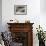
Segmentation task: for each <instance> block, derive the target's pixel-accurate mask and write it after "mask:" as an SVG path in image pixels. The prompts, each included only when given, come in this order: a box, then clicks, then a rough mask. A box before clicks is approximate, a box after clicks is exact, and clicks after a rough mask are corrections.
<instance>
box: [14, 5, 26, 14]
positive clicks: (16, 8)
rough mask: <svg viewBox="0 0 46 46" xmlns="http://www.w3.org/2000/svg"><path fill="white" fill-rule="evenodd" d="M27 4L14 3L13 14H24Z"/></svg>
mask: <svg viewBox="0 0 46 46" xmlns="http://www.w3.org/2000/svg"><path fill="white" fill-rule="evenodd" d="M26 14H27V5H14V15H26Z"/></svg>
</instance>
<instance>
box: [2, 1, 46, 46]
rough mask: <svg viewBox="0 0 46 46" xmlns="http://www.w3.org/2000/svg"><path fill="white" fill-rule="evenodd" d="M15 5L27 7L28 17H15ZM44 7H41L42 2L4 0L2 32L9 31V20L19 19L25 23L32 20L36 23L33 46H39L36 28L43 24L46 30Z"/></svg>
mask: <svg viewBox="0 0 46 46" xmlns="http://www.w3.org/2000/svg"><path fill="white" fill-rule="evenodd" d="M14 5H27V15H14ZM41 5H42V2H41ZM42 7H43V6H40V0H2V26H3V29H2V30H3V31H7V30H8V25H7V22H9V20H11V19H13V20H15V19H17V20H19V22H25V20H30V22H31V23H34V25H33V45H34V46H38V39H37V37H36V27H38V25H39V24H41V26H42V27H43V29H44V30H45V29H46V28H45V27H46V22H45V20H46V16H45V15H44V14H43V13H42V12H41V11H42V10H41V8H42Z"/></svg>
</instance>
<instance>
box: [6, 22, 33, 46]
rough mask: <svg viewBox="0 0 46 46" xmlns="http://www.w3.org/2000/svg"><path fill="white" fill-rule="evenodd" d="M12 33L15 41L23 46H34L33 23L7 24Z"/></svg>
mask: <svg viewBox="0 0 46 46" xmlns="http://www.w3.org/2000/svg"><path fill="white" fill-rule="evenodd" d="M7 24H8V25H9V27H8V28H9V31H11V33H12V38H13V41H15V42H17V43H22V44H23V45H22V46H33V30H32V29H33V27H32V25H33V23H7Z"/></svg>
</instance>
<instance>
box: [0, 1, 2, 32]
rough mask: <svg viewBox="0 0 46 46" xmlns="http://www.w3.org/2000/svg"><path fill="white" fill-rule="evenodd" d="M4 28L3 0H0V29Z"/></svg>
mask: <svg viewBox="0 0 46 46" xmlns="http://www.w3.org/2000/svg"><path fill="white" fill-rule="evenodd" d="M1 29H2V0H0V31H2V30H1Z"/></svg>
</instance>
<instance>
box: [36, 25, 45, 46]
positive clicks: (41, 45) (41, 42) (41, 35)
mask: <svg viewBox="0 0 46 46" xmlns="http://www.w3.org/2000/svg"><path fill="white" fill-rule="evenodd" d="M36 29H37V34H36V35H38V40H39V46H45V35H44V32H43V29H42V27H40V25H39V28H36Z"/></svg>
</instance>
